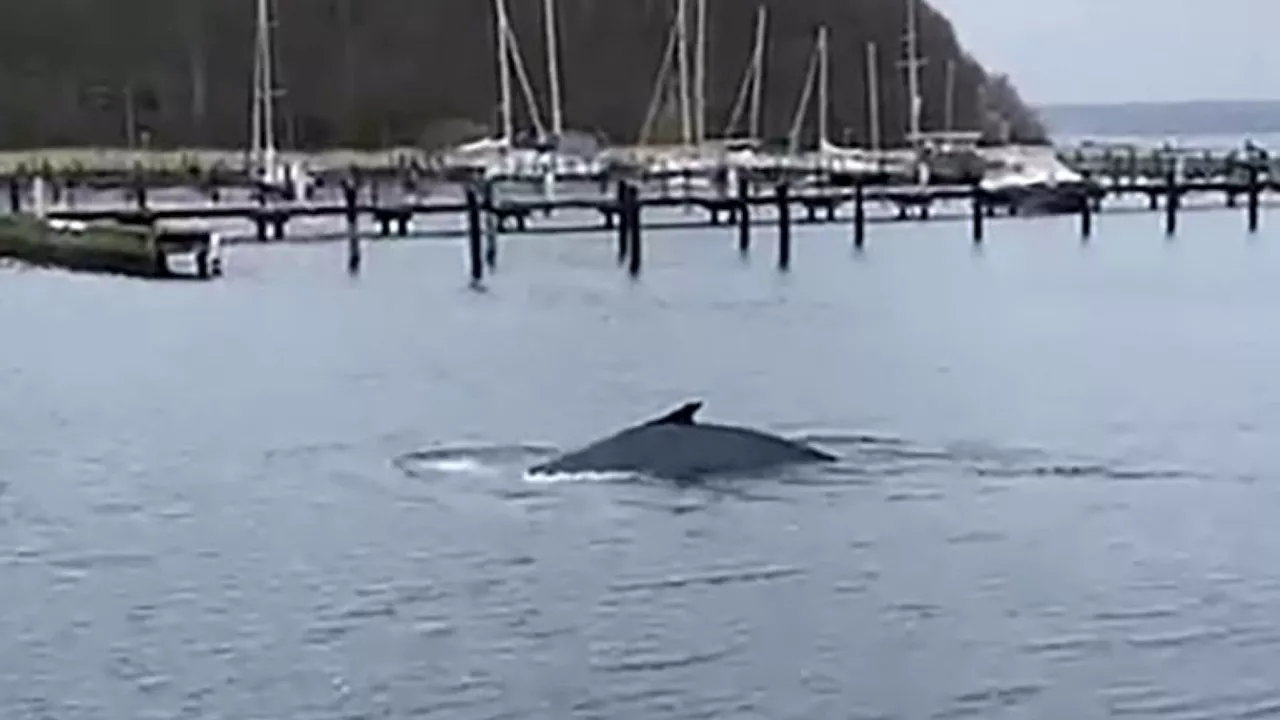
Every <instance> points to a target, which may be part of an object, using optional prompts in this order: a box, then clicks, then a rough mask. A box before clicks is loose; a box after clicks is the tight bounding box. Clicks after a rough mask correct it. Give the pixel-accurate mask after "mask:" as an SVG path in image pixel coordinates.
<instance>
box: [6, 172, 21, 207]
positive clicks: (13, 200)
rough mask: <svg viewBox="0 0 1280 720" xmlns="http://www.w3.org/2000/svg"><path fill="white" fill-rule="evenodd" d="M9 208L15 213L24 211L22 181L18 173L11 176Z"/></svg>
mask: <svg viewBox="0 0 1280 720" xmlns="http://www.w3.org/2000/svg"><path fill="white" fill-rule="evenodd" d="M9 210H10V211H11V212H12V213H13V214H14V215H17V214H18V213H20V212H22V181H21V180H19V179H18V176H16V175H15V176H13V177H10V178H9Z"/></svg>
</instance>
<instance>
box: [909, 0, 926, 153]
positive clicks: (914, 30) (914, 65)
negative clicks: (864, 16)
mask: <svg viewBox="0 0 1280 720" xmlns="http://www.w3.org/2000/svg"><path fill="white" fill-rule="evenodd" d="M917 2H918V0H907V97H908V98H909V102H910V105H909V112H910V118H909V123H910V124H909V131H910V133H911V136H910V138H909V141H910V142H912V143H915V142H918V141H919V140H920V111H921V105H922V102H923V100H922V99H921V97H920V65H921V64H922V63H921V58H920V44H919V36H918V35H919V29H918V27H917V25H916V9H917V7H916V6H917Z"/></svg>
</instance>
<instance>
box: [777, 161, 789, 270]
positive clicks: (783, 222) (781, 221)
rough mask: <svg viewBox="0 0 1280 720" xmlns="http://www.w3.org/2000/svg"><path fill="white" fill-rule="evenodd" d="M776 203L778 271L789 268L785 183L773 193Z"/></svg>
mask: <svg viewBox="0 0 1280 720" xmlns="http://www.w3.org/2000/svg"><path fill="white" fill-rule="evenodd" d="M775 193H776V198H777V203H778V269H779V270H787V269H789V268H790V267H791V197H790V195H791V192H790V187H789V186H788V185H787V183H785V182H781V183H778V186H777V190H776V191H775Z"/></svg>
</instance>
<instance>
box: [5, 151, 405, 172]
mask: <svg viewBox="0 0 1280 720" xmlns="http://www.w3.org/2000/svg"><path fill="white" fill-rule="evenodd" d="M280 156H281V158H282V159H283V160H284V161H285V162H292V161H294V160H298V161H301V162H302V163H303V164H305V165H306V166H307V167H308V168H310V169H312V170H313V171H323V170H330V169H339V168H347V167H351V166H353V165H354V166H356V167H360V168H368V169H373V168H385V167H393V166H395V165H397V164H399V163H401V162H404V161H407V160H410V159H419V160H420V159H421V158H422V153H421V152H420V151H419V150H417V149H416V148H411V147H396V148H387V149H384V150H350V149H334V150H326V151H323V152H281V153H280ZM247 159H248V153H247V152H246V151H243V150H214V149H208V148H183V149H179V150H127V149H122V148H32V149H29V150H11V151H5V152H0V175H9V174H13V173H15V172H17V171H18V169H19V168H25V169H27V170H29V171H30V170H36V169H38V168H41V167H44V166H46V165H47V166H48V167H49V168H50V169H51V170H53V172H55V173H57V172H66V171H73V170H80V171H97V172H127V171H129V170H131V169H133V168H135V167H140V168H142V169H143V170H144V171H151V172H185V171H187V170H189V169H190V168H192V167H196V168H200V169H208V168H212V167H215V166H221V167H224V168H230V169H240V168H244V167H245V166H246V161H247Z"/></svg>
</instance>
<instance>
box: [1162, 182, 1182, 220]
mask: <svg viewBox="0 0 1280 720" xmlns="http://www.w3.org/2000/svg"><path fill="white" fill-rule="evenodd" d="M1164 182H1165V203H1164V234H1165V235H1167V236H1169V237H1173V236H1174V235H1176V234H1177V233H1178V204H1179V200H1180V199H1181V198H1180V197H1179V193H1178V178H1177V175H1176V174H1175V173H1174V171H1173V170H1172V169H1170V170H1169V172H1168V173H1167V174H1166V175H1165V179H1164Z"/></svg>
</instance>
